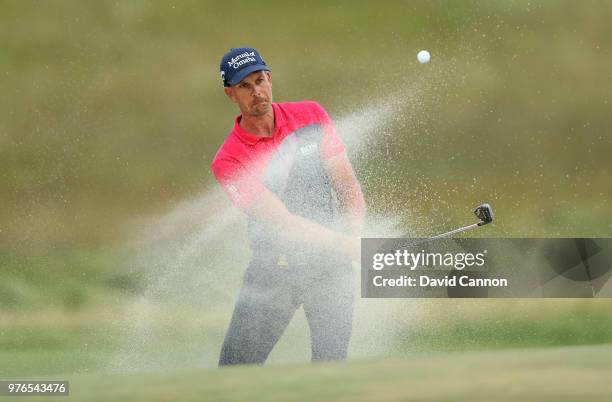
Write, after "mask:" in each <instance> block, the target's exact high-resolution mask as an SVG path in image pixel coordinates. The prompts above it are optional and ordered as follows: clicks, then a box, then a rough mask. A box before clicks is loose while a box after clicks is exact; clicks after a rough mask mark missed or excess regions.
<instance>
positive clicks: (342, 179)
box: [325, 152, 365, 237]
mask: <svg viewBox="0 0 612 402" xmlns="http://www.w3.org/2000/svg"><path fill="white" fill-rule="evenodd" d="M325 167H326V169H327V172H328V174H329V177H330V178H331V181H332V184H333V186H334V188H335V190H336V193H337V194H338V201H339V202H340V205H341V207H342V210H343V211H342V212H343V213H344V216H345V218H346V221H347V230H348V233H349V234H350V235H351V236H356V237H360V236H361V235H362V231H363V220H364V217H365V201H364V199H363V193H362V192H361V186H360V185H359V182H358V181H357V178H356V177H355V172H354V171H353V167H352V166H351V162H350V161H349V160H348V158H347V156H346V153H345V152H342V153H340V154H338V155H336V156H332V157H331V158H329V159H328V160H326V161H325Z"/></svg>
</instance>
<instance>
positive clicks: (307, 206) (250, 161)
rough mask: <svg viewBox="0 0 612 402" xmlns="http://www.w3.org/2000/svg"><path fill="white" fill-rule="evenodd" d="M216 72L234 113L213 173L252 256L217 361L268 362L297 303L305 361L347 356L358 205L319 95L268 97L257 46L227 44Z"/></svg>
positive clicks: (345, 161)
mask: <svg viewBox="0 0 612 402" xmlns="http://www.w3.org/2000/svg"><path fill="white" fill-rule="evenodd" d="M220 70H221V71H220V72H221V79H222V80H223V86H224V91H225V94H226V95H227V97H228V98H229V99H230V100H231V101H232V102H233V103H235V104H236V105H237V106H238V108H239V109H240V114H239V115H238V116H237V117H236V119H235V122H234V127H233V129H232V130H231V132H230V133H229V135H228V137H227V138H226V139H225V141H224V143H223V144H222V145H221V147H220V148H219V150H218V152H217V154H216V155H215V157H214V159H213V161H212V171H213V173H214V175H215V177H216V179H217V181H218V182H219V184H220V185H221V187H222V188H223V189H224V191H225V192H226V193H227V195H228V196H229V198H230V200H231V202H232V203H233V204H234V205H235V206H236V207H237V208H239V209H240V210H242V211H244V212H245V214H246V217H247V221H248V235H249V239H250V246H251V251H252V257H251V261H250V263H249V266H248V267H247V269H246V272H245V274H244V277H243V283H242V288H241V290H240V294H239V295H238V299H237V301H236V306H235V308H234V312H233V315H232V319H231V323H230V326H229V329H228V331H227V333H226V335H225V341H224V343H223V346H222V348H221V356H220V358H219V365H220V366H222V365H233V364H252V363H263V362H265V360H266V358H267V357H268V355H269V354H270V352H271V351H272V348H273V347H274V345H275V344H276V342H277V341H278V339H279V338H280V336H281V335H282V334H283V332H284V330H285V328H286V327H287V325H288V324H289V322H290V321H291V318H292V317H293V315H294V313H295V311H296V310H297V309H298V308H299V307H300V306H302V307H303V309H304V312H305V314H306V319H307V321H308V325H309V328H310V335H311V341H312V360H313V361H317V360H335V359H344V358H345V357H346V354H347V348H348V344H349V339H350V335H351V328H352V315H353V289H354V288H353V275H352V268H351V260H354V261H357V260H358V259H359V252H360V251H359V250H360V241H359V236H360V232H361V228H362V222H363V217H364V211H365V207H364V200H363V195H362V193H361V188H360V186H359V183H358V181H357V179H356V178H355V174H354V172H353V169H352V167H351V164H350V162H349V160H348V159H347V157H346V154H345V152H344V148H343V145H342V142H341V140H340V138H339V137H338V136H337V135H336V132H335V128H334V126H333V124H332V122H331V120H330V118H329V116H328V115H327V113H326V112H325V110H324V109H323V108H322V107H321V106H320V105H319V104H317V103H316V102H312V101H303V102H287V103H273V102H272V74H271V72H270V69H269V68H268V66H267V65H266V63H265V62H264V61H263V60H262V58H261V56H260V55H259V53H258V52H257V51H256V50H255V49H252V48H234V49H231V50H230V51H228V52H227V53H226V54H225V55H224V56H223V58H222V59H221V66H220Z"/></svg>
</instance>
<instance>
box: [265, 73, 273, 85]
mask: <svg viewBox="0 0 612 402" xmlns="http://www.w3.org/2000/svg"><path fill="white" fill-rule="evenodd" d="M265 73H266V75H267V76H268V81H270V82H272V73H271V72H270V71H265Z"/></svg>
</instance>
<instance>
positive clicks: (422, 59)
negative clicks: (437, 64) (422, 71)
mask: <svg viewBox="0 0 612 402" xmlns="http://www.w3.org/2000/svg"><path fill="white" fill-rule="evenodd" d="M429 59H431V55H430V54H429V52H428V51H427V50H421V51H420V52H419V53H417V60H419V63H421V64H425V63H429Z"/></svg>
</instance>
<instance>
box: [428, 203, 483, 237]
mask: <svg viewBox="0 0 612 402" xmlns="http://www.w3.org/2000/svg"><path fill="white" fill-rule="evenodd" d="M474 215H476V217H477V218H478V219H480V221H479V222H477V223H474V224H471V225H468V226H464V227H462V228H458V229H455V230H451V231H450V232H446V233H442V234H439V235H436V236H433V237H430V238H428V239H426V240H427V241H429V240H434V239H441V238H444V237H450V236H452V235H454V234H457V233H461V232H466V231H468V230H471V229H474V228H477V227H479V226H484V225H486V224H488V223H491V222H493V208H491V205H489V204H487V203H485V204H481V205H479V206H477V207H476V208H475V209H474Z"/></svg>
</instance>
